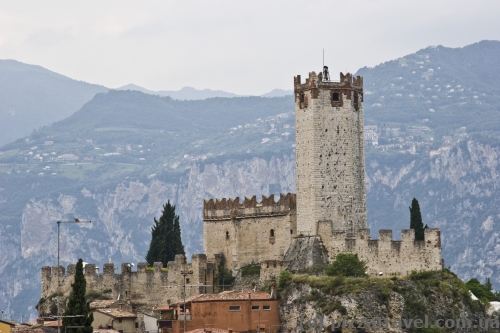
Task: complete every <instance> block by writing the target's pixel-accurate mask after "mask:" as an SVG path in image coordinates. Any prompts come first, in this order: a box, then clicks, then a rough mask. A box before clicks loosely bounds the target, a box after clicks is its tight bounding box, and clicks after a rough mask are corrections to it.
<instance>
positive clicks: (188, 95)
mask: <svg viewBox="0 0 500 333" xmlns="http://www.w3.org/2000/svg"><path fill="white" fill-rule="evenodd" d="M116 90H135V91H140V92H143V93H145V94H150V95H158V96H169V97H172V98H173V99H179V100H193V99H207V98H213V97H238V96H240V95H236V94H233V93H229V92H226V91H222V90H210V89H203V90H198V89H195V88H192V87H184V88H182V89H181V90H178V91H169V90H159V91H153V90H149V89H146V88H143V87H141V86H138V85H136V84H133V83H131V84H127V85H124V86H123V87H119V88H116ZM292 94H293V90H283V89H273V90H271V91H270V92H268V93H265V94H263V95H260V97H283V96H287V95H292ZM240 97H241V96H240Z"/></svg>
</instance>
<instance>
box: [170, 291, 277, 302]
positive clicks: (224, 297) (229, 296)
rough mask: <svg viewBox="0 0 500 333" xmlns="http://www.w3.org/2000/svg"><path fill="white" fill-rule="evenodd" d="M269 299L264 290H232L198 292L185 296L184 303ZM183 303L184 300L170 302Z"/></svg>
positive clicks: (269, 296)
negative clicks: (210, 292) (211, 292)
mask: <svg viewBox="0 0 500 333" xmlns="http://www.w3.org/2000/svg"><path fill="white" fill-rule="evenodd" d="M245 299H252V300H269V299H271V295H270V294H268V293H266V292H238V291H234V290H228V291H223V292H221V293H218V294H200V295H195V296H191V297H189V298H186V303H196V302H210V301H236V300H245ZM178 304H184V300H180V301H179V302H177V303H175V304H172V305H178Z"/></svg>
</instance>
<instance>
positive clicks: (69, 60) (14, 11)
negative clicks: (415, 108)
mask: <svg viewBox="0 0 500 333" xmlns="http://www.w3.org/2000/svg"><path fill="white" fill-rule="evenodd" d="M483 39H495V40H500V1H498V0H488V1H486V0H453V1H447V0H446V1H444V0H443V1H441V0H432V1H430V0H429V1H428V0H418V1H413V0H351V1H345V0H343V1H336V0H327V1H321V0H308V1H294V0H287V1H273V0H267V1H259V0H252V1H239V0H231V1H222V0H210V1H209V0H206V1H191V0H181V1H166V0H163V1H152V0H146V1H124V0H119V1H106V0H104V1H103V0H100V1H89V0H86V1H67V0H65V1H40V0H35V1H22V0H15V1H2V0H0V59H15V60H18V61H22V62H26V63H30V64H36V65H40V66H43V67H45V68H48V69H50V70H53V71H55V72H58V73H61V74H64V75H67V76H69V77H71V78H74V79H77V80H83V81H86V82H91V83H98V84H102V85H105V86H107V87H111V88H115V87H119V86H122V85H125V84H128V83H135V84H138V85H141V86H144V87H146V88H149V89H153V90H178V89H180V88H181V87H183V86H192V87H195V88H197V89H204V88H210V89H222V90H226V91H230V92H235V93H239V94H262V93H265V92H267V91H269V90H271V89H273V88H282V89H292V84H293V76H294V75H296V74H302V75H306V74H307V73H308V72H309V71H312V70H315V71H318V70H321V66H322V49H323V48H324V49H325V63H326V64H327V65H328V66H329V67H330V72H331V73H333V78H336V77H337V75H338V74H337V72H338V71H340V70H342V71H345V70H346V69H347V70H349V71H351V72H355V71H356V70H357V69H359V68H360V67H363V66H375V65H377V64H379V63H381V62H384V61H387V60H391V59H395V58H399V57H401V56H404V55H406V54H409V53H413V52H415V51H417V50H419V49H421V48H425V47H427V46H429V45H444V46H448V47H462V46H465V45H468V44H471V43H475V42H478V41H480V40H483Z"/></svg>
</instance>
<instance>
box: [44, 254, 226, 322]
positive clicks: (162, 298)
mask: <svg viewBox="0 0 500 333" xmlns="http://www.w3.org/2000/svg"><path fill="white" fill-rule="evenodd" d="M133 268H134V266H132V265H131V264H130V263H122V264H121V272H120V273H115V265H114V264H113V263H108V264H104V267H103V272H102V273H99V272H98V270H97V268H96V265H95V264H86V265H85V267H84V275H85V280H86V281H87V292H88V291H90V290H94V291H97V292H100V293H102V295H103V296H105V297H108V298H109V299H115V300H116V299H118V298H119V299H120V300H124V301H130V302H131V305H132V306H133V308H134V310H137V308H141V307H145V308H147V309H148V310H149V311H150V310H151V309H152V307H153V306H158V305H164V304H165V303H169V302H175V301H178V300H180V299H181V298H182V296H183V294H182V293H183V285H184V277H183V275H182V274H181V271H192V272H193V273H192V274H189V275H187V276H186V285H187V287H186V297H189V296H193V295H198V294H201V293H203V294H211V293H214V291H215V292H217V290H218V283H217V279H216V276H217V263H216V261H215V260H209V259H207V256H206V255H204V254H193V255H192V257H191V263H187V262H186V257H185V256H183V255H176V256H175V260H174V261H169V262H168V265H167V267H166V269H164V267H163V264H162V263H161V262H155V263H154V265H153V267H152V269H151V268H148V265H147V263H145V262H140V263H138V264H137V270H136V271H134V270H133ZM75 269H76V265H74V264H71V265H68V269H67V272H65V269H64V267H63V266H54V267H52V268H51V267H49V266H44V267H42V298H45V299H47V298H49V297H50V296H53V295H56V293H57V291H58V287H57V285H58V276H59V281H60V282H59V283H60V291H61V292H62V293H64V295H65V296H68V295H69V293H70V291H71V284H72V283H73V282H74V275H75ZM198 285H200V286H198ZM149 311H148V312H149Z"/></svg>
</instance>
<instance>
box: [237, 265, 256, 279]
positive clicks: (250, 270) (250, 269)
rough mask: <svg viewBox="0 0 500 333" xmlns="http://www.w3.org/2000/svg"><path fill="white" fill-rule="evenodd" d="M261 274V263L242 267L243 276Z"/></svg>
mask: <svg viewBox="0 0 500 333" xmlns="http://www.w3.org/2000/svg"><path fill="white" fill-rule="evenodd" d="M258 275H260V265H259V264H250V265H247V266H243V267H241V276H242V277H247V276H258Z"/></svg>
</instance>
